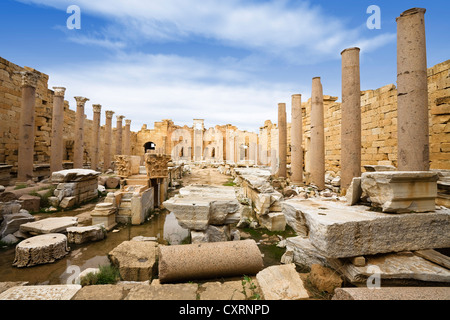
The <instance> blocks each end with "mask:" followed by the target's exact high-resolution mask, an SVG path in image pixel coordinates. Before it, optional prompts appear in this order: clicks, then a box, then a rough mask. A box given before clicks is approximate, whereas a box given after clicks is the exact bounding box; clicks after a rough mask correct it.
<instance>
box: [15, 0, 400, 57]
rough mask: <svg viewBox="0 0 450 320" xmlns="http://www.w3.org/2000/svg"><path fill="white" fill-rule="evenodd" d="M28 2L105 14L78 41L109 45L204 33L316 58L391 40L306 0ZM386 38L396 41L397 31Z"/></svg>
mask: <svg viewBox="0 0 450 320" xmlns="http://www.w3.org/2000/svg"><path fill="white" fill-rule="evenodd" d="M22 1H25V2H28V3H30V2H31V3H38V4H42V5H47V6H53V7H56V8H58V9H62V10H65V9H66V8H67V6H68V5H70V4H73V2H75V3H76V4H77V5H78V6H80V8H81V12H82V14H84V13H87V14H91V15H95V16H100V17H103V18H104V19H106V20H107V21H108V23H109V25H108V26H107V27H104V28H102V30H92V32H90V37H92V39H91V41H88V39H86V38H85V36H84V38H81V39H78V40H77V39H76V38H72V40H75V41H78V42H80V43H83V42H84V43H89V44H94V43H97V44H99V45H101V46H106V47H108V46H115V45H116V44H120V45H123V44H125V43H129V44H131V43H132V44H133V45H136V44H139V43H145V42H149V41H150V42H154V41H159V42H160V41H163V42H164V41H169V42H173V41H185V40H189V39H193V38H194V39H195V38H201V39H207V40H208V41H213V42H217V43H220V44H222V45H225V46H230V47H236V48H241V49H242V48H243V49H247V50H249V51H250V52H257V53H259V54H267V55H270V56H272V57H279V58H283V59H287V60H288V61H289V62H290V63H293V62H296V63H311V62H316V61H318V60H320V59H329V58H334V57H336V52H337V53H338V54H339V52H340V51H341V50H342V49H345V48H346V47H350V46H352V45H353V44H354V43H360V44H362V45H364V46H367V48H361V49H362V50H366V51H368V50H374V49H376V48H378V47H380V46H382V45H384V44H386V41H373V40H374V39H373V38H363V37H362V36H361V33H362V29H361V28H360V27H358V28H356V29H355V28H349V27H347V26H346V25H345V24H344V23H343V22H342V21H341V20H340V19H339V18H337V17H335V16H333V15H332V14H330V13H329V12H326V11H325V10H324V9H322V8H320V7H318V6H311V5H310V4H309V3H308V2H300V1H289V0H284V1H280V0H276V1H275V0H274V1H264V2H258V1H243V0H227V1H219V0H202V1H187V0H160V1H141V0H130V1H123V0H96V1H92V0H79V1H72V0H22ZM364 15H365V12H363V13H361V18H362V20H364ZM82 28H83V25H82ZM88 31H89V30H88ZM99 32H100V33H101V35H100V36H99V35H97V33H99ZM384 38H385V39H389V41H391V39H392V35H387V36H384ZM294 57H295V58H294Z"/></svg>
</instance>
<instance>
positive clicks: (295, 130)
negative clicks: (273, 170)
mask: <svg viewBox="0 0 450 320" xmlns="http://www.w3.org/2000/svg"><path fill="white" fill-rule="evenodd" d="M302 140H303V137H302V95H301V94H293V95H292V109H291V183H292V184H294V185H303V149H302Z"/></svg>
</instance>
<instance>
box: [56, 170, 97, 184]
mask: <svg viewBox="0 0 450 320" xmlns="http://www.w3.org/2000/svg"><path fill="white" fill-rule="evenodd" d="M99 175H100V172H97V171H94V170H89V169H67V170H61V171H55V172H53V173H52V177H51V180H52V182H53V183H58V182H76V181H84V180H89V179H95V180H96V181H97V179H98V176H99Z"/></svg>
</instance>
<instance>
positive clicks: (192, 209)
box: [163, 197, 210, 230]
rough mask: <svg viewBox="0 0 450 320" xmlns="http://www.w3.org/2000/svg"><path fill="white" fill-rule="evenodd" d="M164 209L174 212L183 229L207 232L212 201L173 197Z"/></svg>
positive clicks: (165, 203) (165, 204)
mask: <svg viewBox="0 0 450 320" xmlns="http://www.w3.org/2000/svg"><path fill="white" fill-rule="evenodd" d="M163 204H164V207H165V208H167V209H168V210H169V211H171V212H173V213H174V214H175V216H176V217H177V220H178V223H179V224H180V226H181V227H183V228H186V229H192V230H206V228H207V227H208V224H209V220H210V201H209V200H201V199H197V200H194V199H188V198H176V197H173V198H171V199H169V200H167V201H164V203H163Z"/></svg>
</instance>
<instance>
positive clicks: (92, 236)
mask: <svg viewBox="0 0 450 320" xmlns="http://www.w3.org/2000/svg"><path fill="white" fill-rule="evenodd" d="M66 230H67V241H68V242H69V243H76V244H81V243H84V242H91V241H98V240H103V239H104V238H105V237H106V229H105V228H104V226H103V225H94V226H87V227H69V228H67V229H66Z"/></svg>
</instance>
